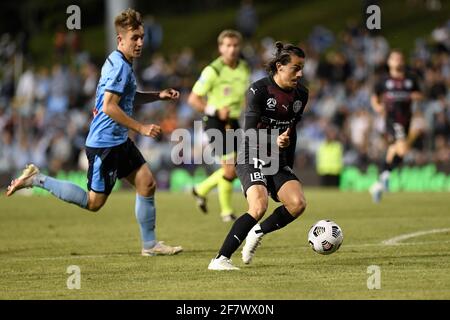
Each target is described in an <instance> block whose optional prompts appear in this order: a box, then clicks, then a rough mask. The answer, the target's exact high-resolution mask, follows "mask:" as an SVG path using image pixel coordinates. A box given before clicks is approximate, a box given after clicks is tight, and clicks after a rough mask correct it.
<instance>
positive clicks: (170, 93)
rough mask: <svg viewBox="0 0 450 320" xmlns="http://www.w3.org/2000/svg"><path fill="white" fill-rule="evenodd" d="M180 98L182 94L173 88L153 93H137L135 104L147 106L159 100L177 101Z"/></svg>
mask: <svg viewBox="0 0 450 320" xmlns="http://www.w3.org/2000/svg"><path fill="white" fill-rule="evenodd" d="M179 97H180V93H179V92H178V91H177V90H174V89H172V88H169V89H165V90H163V91H153V92H142V91H136V95H135V96H134V103H135V104H145V103H150V102H154V101H157V100H176V99H178V98H179Z"/></svg>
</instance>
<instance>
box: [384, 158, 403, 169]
mask: <svg viewBox="0 0 450 320" xmlns="http://www.w3.org/2000/svg"><path fill="white" fill-rule="evenodd" d="M402 161H403V157H400V156H398V155H395V156H394V159H392V162H391V163H387V162H386V161H385V162H384V164H383V171H389V172H390V171H392V170H394V169H395V168H397V167H398V166H399V165H400V164H401V163H402Z"/></svg>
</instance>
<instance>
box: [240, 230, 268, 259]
mask: <svg viewBox="0 0 450 320" xmlns="http://www.w3.org/2000/svg"><path fill="white" fill-rule="evenodd" d="M258 230H261V226H260V225H259V223H257V224H256V225H255V226H254V227H253V228H252V229H251V230H250V231H249V232H248V234H247V238H245V245H244V247H243V248H242V261H243V262H244V263H245V264H249V263H250V262H251V261H252V258H253V256H254V255H255V252H256V249H257V248H258V247H259V246H260V245H261V239H262V237H263V235H264V234H263V233H262V232H259V233H256V231H258Z"/></svg>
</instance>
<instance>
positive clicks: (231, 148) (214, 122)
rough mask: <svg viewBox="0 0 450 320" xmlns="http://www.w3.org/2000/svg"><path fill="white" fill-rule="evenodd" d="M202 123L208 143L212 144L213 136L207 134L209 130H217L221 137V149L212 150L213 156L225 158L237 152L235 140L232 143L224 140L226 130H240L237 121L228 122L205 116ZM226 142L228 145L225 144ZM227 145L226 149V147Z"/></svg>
mask: <svg viewBox="0 0 450 320" xmlns="http://www.w3.org/2000/svg"><path fill="white" fill-rule="evenodd" d="M203 121H204V130H205V132H206V134H207V135H208V139H209V143H214V139H215V137H214V135H212V134H210V133H211V132H209V133H208V130H210V129H216V130H219V131H220V133H221V135H222V140H223V143H222V147H221V148H220V147H217V148H215V149H214V151H215V156H225V155H229V154H232V153H235V152H236V151H237V144H238V142H237V138H234V139H232V141H227V139H226V130H228V129H231V130H237V129H239V128H240V126H239V121H238V120H237V119H230V120H228V121H222V120H220V119H219V118H217V117H210V116H205V117H204V118H203ZM227 142H228V143H227ZM227 144H228V147H227Z"/></svg>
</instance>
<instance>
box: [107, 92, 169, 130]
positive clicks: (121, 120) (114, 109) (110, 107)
mask: <svg viewBox="0 0 450 320" xmlns="http://www.w3.org/2000/svg"><path fill="white" fill-rule="evenodd" d="M119 101H120V96H119V95H118V94H116V93H113V92H109V91H105V95H104V100H103V112H104V113H105V114H106V115H108V116H109V117H110V118H111V119H113V120H114V121H115V122H117V123H118V124H120V125H122V126H124V127H127V128H128V129H131V130H133V131H136V132H137V133H139V134H141V135H143V136H148V137H152V138H156V137H157V136H158V135H159V134H160V133H161V128H160V127H159V126H158V125H155V124H142V123H140V122H139V121H136V120H134V119H133V118H131V117H129V116H128V115H127V114H126V113H125V112H124V111H123V110H122V108H121V107H120V106H119Z"/></svg>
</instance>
